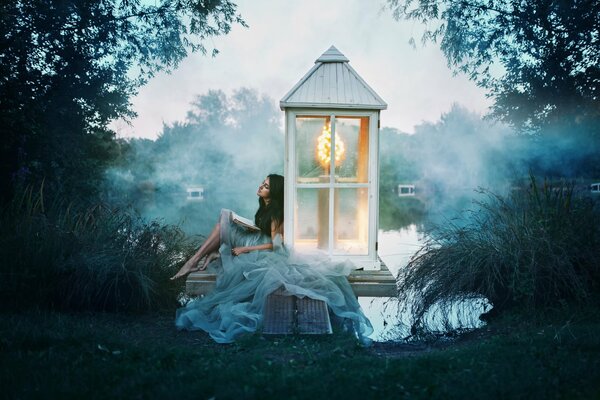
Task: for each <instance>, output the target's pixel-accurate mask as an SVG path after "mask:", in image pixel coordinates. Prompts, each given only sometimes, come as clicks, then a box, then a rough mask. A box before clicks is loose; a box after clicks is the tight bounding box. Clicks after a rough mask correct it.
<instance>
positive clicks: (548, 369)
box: [0, 310, 600, 400]
mask: <svg viewBox="0 0 600 400" xmlns="http://www.w3.org/2000/svg"><path fill="white" fill-rule="evenodd" d="M598 329H600V323H599V322H598V311H597V310H592V311H589V310H587V312H582V311H581V310H574V311H571V312H569V314H568V316H567V318H562V317H561V318H557V319H550V318H545V319H540V318H539V317H538V316H535V315H533V316H532V315H528V316H526V317H525V319H524V320H523V322H521V323H510V322H507V323H504V324H502V325H494V326H490V327H488V328H486V329H484V330H482V331H478V332H474V333H473V335H472V336H471V337H470V338H469V337H465V338H464V340H462V341H459V343H458V344H456V345H452V344H449V343H446V344H445V345H442V346H428V345H422V346H411V345H407V344H403V343H375V344H374V346H373V348H371V349H365V348H362V347H359V346H357V344H356V340H354V338H352V337H351V336H350V335H336V334H334V335H316V336H315V335H303V336H287V337H265V338H262V337H260V336H258V335H254V336H252V337H250V338H248V339H247V340H244V341H241V342H237V343H234V344H230V345H221V344H216V343H214V342H213V341H212V339H210V337H209V336H208V335H207V334H205V333H203V332H185V331H184V332H176V331H175V330H174V327H173V315H172V314H161V315H156V314H152V315H142V316H124V315H119V314H94V315H81V314H69V315H65V314H58V313H50V314H48V313H32V312H28V313H24V314H19V315H15V314H3V315H2V316H1V318H0V369H1V370H2V371H3V373H2V374H0V385H1V386H2V388H3V394H4V396H6V397H7V398H19V399H28V398H36V399H37V398H40V397H41V394H43V396H44V397H47V398H89V399H95V398H107V397H110V398H136V397H141V398H144V399H154V398H156V399H164V398H178V399H195V398H211V397H215V398H218V399H240V398H241V399H281V398H293V399H318V398H323V397H327V398H330V399H344V400H348V399H370V398H381V399H471V398H485V399H488V398H489V399H513V398H523V397H528V398H532V399H545V398H564V399H591V398H597V397H598V394H599V393H600V385H599V383H598V382H600V335H598Z"/></svg>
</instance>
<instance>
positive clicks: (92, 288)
mask: <svg viewBox="0 0 600 400" xmlns="http://www.w3.org/2000/svg"><path fill="white" fill-rule="evenodd" d="M191 250H192V249H191V248H190V245H189V243H188V240H187V239H186V237H185V236H184V235H183V233H182V232H181V231H180V230H179V229H178V228H176V227H173V226H165V225H161V224H160V223H158V222H156V221H153V222H149V223H146V222H144V221H142V220H141V219H140V218H139V217H136V216H135V215H132V214H131V213H129V212H126V211H123V210H116V209H109V208H107V207H105V206H102V205H97V206H93V207H90V208H87V209H77V208H76V207H75V206H73V205H72V204H66V203H64V202H61V201H54V202H51V203H50V204H48V202H47V200H46V199H45V198H44V196H43V195H42V191H41V190H40V192H39V193H35V192H33V191H32V190H31V189H28V190H26V191H24V192H23V193H22V194H21V195H20V196H18V197H16V198H15V199H14V200H13V201H12V202H11V203H10V204H9V205H7V206H6V207H4V208H3V209H2V210H1V213H0V259H1V260H2V266H1V269H0V274H1V279H0V293H1V297H0V299H1V302H2V307H3V308H8V309H10V308H19V307H28V306H37V307H40V308H50V309H68V310H107V311H144V310H153V309H156V308H164V307H168V308H173V307H174V306H175V305H176V304H177V303H176V300H177V296H178V295H179V293H180V292H181V287H180V285H178V284H173V283H171V282H170V281H169V280H168V278H169V277H170V276H171V274H172V273H173V272H174V271H176V270H177V268H178V266H179V264H181V263H183V262H184V261H185V258H186V256H187V255H189V253H190V252H191Z"/></svg>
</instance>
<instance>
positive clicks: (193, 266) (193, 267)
mask: <svg viewBox="0 0 600 400" xmlns="http://www.w3.org/2000/svg"><path fill="white" fill-rule="evenodd" d="M206 258H208V257H206ZM200 260H202V259H200ZM198 263H199V261H195V260H194V258H190V259H189V260H187V262H186V263H185V264H183V267H181V269H180V270H179V271H177V273H176V274H175V275H173V276H172V277H171V278H170V279H171V280H172V281H173V280H175V279H179V278H181V277H182V276H186V275H187V274H189V273H190V272H194V271H198V270H199V269H200V268H199V267H198Z"/></svg>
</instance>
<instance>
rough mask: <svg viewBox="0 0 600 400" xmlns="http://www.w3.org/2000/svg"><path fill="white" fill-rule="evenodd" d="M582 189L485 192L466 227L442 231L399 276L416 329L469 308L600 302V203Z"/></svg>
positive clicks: (562, 186)
mask: <svg viewBox="0 0 600 400" xmlns="http://www.w3.org/2000/svg"><path fill="white" fill-rule="evenodd" d="M574 187H575V186H574V184H571V183H559V184H552V183H550V182H549V181H548V180H544V182H543V184H541V185H540V184H538V182H537V180H536V178H535V177H533V176H532V177H530V180H529V185H523V187H521V188H518V189H516V190H513V191H511V193H510V194H509V195H507V196H500V195H497V194H494V193H492V192H490V191H485V190H482V194H483V195H484V197H483V200H482V201H479V202H476V203H475V207H474V208H473V209H472V210H470V211H469V212H468V213H467V221H468V222H467V223H466V224H463V225H459V224H458V223H455V222H453V221H448V222H447V223H446V224H444V225H442V226H438V227H437V228H436V229H434V231H433V232H432V234H431V235H430V236H429V238H428V239H427V241H426V242H425V244H424V245H423V246H422V248H421V249H420V250H419V251H418V252H417V253H416V254H415V256H414V257H413V258H412V259H411V261H410V262H409V264H408V265H407V267H406V268H405V269H404V270H403V271H402V272H401V273H400V275H399V276H398V282H399V289H400V290H399V293H400V295H399V296H400V299H399V300H400V301H401V302H402V304H405V307H406V308H407V309H409V310H410V311H411V313H412V315H413V318H414V325H413V327H415V326H417V327H418V326H422V325H423V324H424V321H425V319H426V318H425V315H426V314H427V313H428V312H429V311H430V310H432V309H438V307H441V308H442V310H444V309H445V310H448V309H450V308H451V305H452V304H456V303H457V302H462V301H465V300H467V301H469V300H473V299H482V298H485V299H487V301H488V302H489V303H490V304H491V305H492V306H493V308H492V312H490V315H494V314H500V313H503V312H505V311H507V310H519V311H523V310H525V311H527V310H536V309H537V310H540V309H544V308H549V307H550V308H551V307H555V306H559V305H564V304H566V303H578V302H588V301H597V299H598V297H599V296H598V294H599V291H600V251H599V249H600V212H599V210H598V202H597V201H595V200H594V199H593V198H591V197H590V196H589V194H584V193H577V192H576V191H575V190H574Z"/></svg>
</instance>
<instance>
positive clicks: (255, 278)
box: [172, 174, 373, 344]
mask: <svg viewBox="0 0 600 400" xmlns="http://www.w3.org/2000/svg"><path fill="white" fill-rule="evenodd" d="M257 194H258V196H259V199H258V201H259V208H258V211H257V212H256V215H255V217H254V219H255V224H256V225H257V226H258V227H259V228H260V232H255V231H248V230H246V229H245V228H242V227H241V226H240V225H237V224H235V223H234V222H232V220H231V211H229V210H223V211H222V212H221V218H220V220H219V222H218V223H217V224H216V225H215V227H214V229H213V231H212V233H211V234H210V236H209V237H208V239H207V240H206V242H205V243H204V244H203V245H202V247H201V248H200V250H198V252H197V253H196V254H194V256H193V257H192V258H191V259H190V260H188V261H187V262H186V263H185V265H184V266H183V267H182V268H181V269H180V270H179V272H177V274H175V275H174V276H173V278H172V279H176V278H179V277H182V276H184V275H186V274H187V273H189V272H190V271H193V270H195V269H205V268H206V267H207V266H208V265H209V262H210V260H211V258H212V257H210V254H211V253H213V252H215V251H217V250H218V251H219V255H220V257H219V261H220V265H217V267H216V273H217V281H216V285H215V289H214V290H213V291H212V292H211V293H209V294H208V295H206V296H205V297H203V298H199V299H196V300H193V301H191V302H190V303H188V304H187V305H186V306H185V307H183V308H180V309H179V310H177V316H176V320H175V325H176V326H177V327H178V328H179V329H188V330H199V329H201V330H204V331H206V332H208V333H209V335H210V336H211V337H212V338H213V339H214V340H215V341H216V342H218V343H230V342H233V341H234V340H235V339H236V338H238V337H239V336H240V335H242V334H244V333H247V332H255V331H257V330H258V329H260V326H261V323H262V316H263V308H264V305H265V300H266V299H267V297H268V296H269V295H270V294H271V293H273V292H274V291H276V290H278V289H280V288H283V293H284V294H285V295H294V296H298V297H309V298H312V299H317V300H323V301H325V302H326V303H327V305H328V307H329V309H330V310H331V311H332V312H333V313H334V314H335V315H337V316H338V317H340V318H341V319H342V320H345V321H351V322H352V324H351V325H352V328H353V330H354V332H355V333H356V334H357V336H358V337H359V338H360V339H361V340H362V342H363V343H365V344H368V343H370V339H369V338H368V337H367V336H368V335H370V334H371V333H372V332H373V328H372V327H371V323H370V322H369V320H368V319H367V318H366V317H365V316H364V314H363V313H362V311H361V309H360V306H359V304H358V301H357V299H356V297H355V296H354V293H353V292H352V289H351V288H350V285H349V283H348V280H347V276H348V274H349V273H350V272H351V271H352V269H353V266H352V265H351V264H350V263H349V262H346V263H338V264H333V263H331V261H330V260H329V259H327V258H315V257H312V258H305V257H302V256H300V255H298V254H295V253H290V252H288V250H287V249H286V248H285V247H284V246H283V177H282V176H280V175H275V174H272V175H269V176H268V177H267V178H266V179H265V181H264V182H263V184H262V185H261V186H260V187H259V188H258V193H257ZM269 250H271V251H269ZM203 257H206V260H205V261H204V262H203V264H202V266H201V267H196V265H197V264H198V263H199V262H200V260H201V259H202V258H203ZM213 264H218V263H217V262H215V263H211V264H210V265H211V268H212V266H213Z"/></svg>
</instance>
